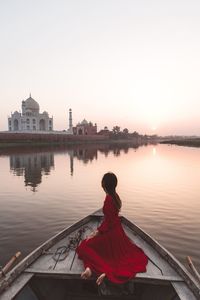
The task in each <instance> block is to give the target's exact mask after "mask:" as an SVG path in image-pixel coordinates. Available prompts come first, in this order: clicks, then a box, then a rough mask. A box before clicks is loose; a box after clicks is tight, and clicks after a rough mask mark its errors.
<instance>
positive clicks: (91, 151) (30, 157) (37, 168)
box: [0, 143, 141, 192]
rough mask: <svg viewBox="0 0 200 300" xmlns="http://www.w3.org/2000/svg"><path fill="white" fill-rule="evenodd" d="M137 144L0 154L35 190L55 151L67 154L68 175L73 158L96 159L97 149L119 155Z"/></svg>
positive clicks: (46, 149) (5, 151) (41, 149)
mask: <svg viewBox="0 0 200 300" xmlns="http://www.w3.org/2000/svg"><path fill="white" fill-rule="evenodd" d="M139 146H141V145H138V144H133V143H127V144H119V143H116V144H99V145H96V144H89V145H88V144H87V145H73V146H72V145H68V146H64V145H60V146H55V147H52V146H51V147H45V148H42V147H39V148H28V147H26V148H21V149H20V148H19V147H18V148H16V149H15V148H12V149H7V150H2V149H1V150H0V155H5V154H7V155H9V156H10V170H11V171H12V172H13V174H14V175H15V176H24V183H25V186H26V187H27V186H29V187H31V190H32V191H33V192H37V186H38V185H39V184H41V182H42V176H43V175H49V174H50V172H51V169H54V155H55V154H57V153H63V154H67V155H68V157H69V165H70V175H71V176H73V174H74V160H75V159H77V160H79V161H82V162H83V163H84V164H88V163H91V162H92V161H93V160H97V159H98V151H99V152H100V153H101V154H104V155H105V157H107V156H108V155H109V154H110V153H111V154H113V155H114V156H116V157H118V156H120V154H121V152H123V153H124V154H128V151H129V149H130V148H133V149H135V150H136V149H137V148H139Z"/></svg>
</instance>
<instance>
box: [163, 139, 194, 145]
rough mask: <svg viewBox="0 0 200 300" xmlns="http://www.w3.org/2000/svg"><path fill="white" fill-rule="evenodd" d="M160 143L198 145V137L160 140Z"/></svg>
mask: <svg viewBox="0 0 200 300" xmlns="http://www.w3.org/2000/svg"><path fill="white" fill-rule="evenodd" d="M160 144H169V145H177V146H186V147H200V138H183V139H180V140H166V141H161V142H160Z"/></svg>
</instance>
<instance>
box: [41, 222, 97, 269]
mask: <svg viewBox="0 0 200 300" xmlns="http://www.w3.org/2000/svg"><path fill="white" fill-rule="evenodd" d="M88 229H89V230H91V231H92V228H91V227H89V226H84V227H82V228H80V229H79V230H78V231H77V232H76V233H75V234H74V235H73V236H69V238H68V243H67V245H66V246H65V245H63V246H60V247H58V248H57V249H56V251H55V252H51V251H43V254H51V255H52V258H53V260H54V261H55V265H54V267H53V269H55V267H56V265H57V263H58V262H59V261H63V260H65V259H66V257H67V256H68V254H69V251H70V250H76V248H77V246H78V244H79V242H80V240H81V239H82V238H83V235H84V233H85V231H86V230H88Z"/></svg>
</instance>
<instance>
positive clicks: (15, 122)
mask: <svg viewBox="0 0 200 300" xmlns="http://www.w3.org/2000/svg"><path fill="white" fill-rule="evenodd" d="M18 130H19V121H18V120H17V119H15V120H14V131H18Z"/></svg>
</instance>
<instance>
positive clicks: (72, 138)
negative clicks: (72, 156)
mask: <svg viewBox="0 0 200 300" xmlns="http://www.w3.org/2000/svg"><path fill="white" fill-rule="evenodd" d="M157 142H158V141H157V140H155V139H150V138H147V137H145V138H144V137H142V136H139V135H138V136H137V137H126V138H121V137H115V138H111V137H109V136H103V135H79V136H76V135H67V134H64V133H61V134H57V133H21V132H19V133H10V132H1V133H0V148H8V147H16V146H20V147H27V146H33V147H34V146H54V145H55V146H56V145H80V144H135V145H145V144H149V143H157Z"/></svg>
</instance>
